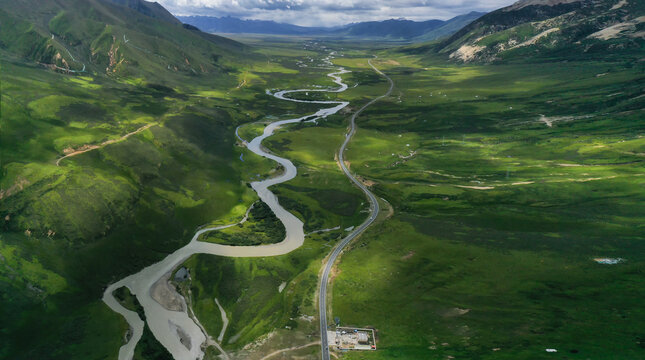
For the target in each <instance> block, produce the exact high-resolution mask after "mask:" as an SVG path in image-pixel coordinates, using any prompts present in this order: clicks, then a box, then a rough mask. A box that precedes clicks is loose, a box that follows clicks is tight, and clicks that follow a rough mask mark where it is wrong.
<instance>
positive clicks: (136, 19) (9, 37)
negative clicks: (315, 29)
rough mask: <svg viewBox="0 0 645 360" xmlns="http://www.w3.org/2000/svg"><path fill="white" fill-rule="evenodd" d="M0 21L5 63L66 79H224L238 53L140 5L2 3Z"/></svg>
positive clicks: (235, 46) (65, 0)
mask: <svg viewBox="0 0 645 360" xmlns="http://www.w3.org/2000/svg"><path fill="white" fill-rule="evenodd" d="M116 3H120V4H123V5H127V6H122V5H118V4H116ZM30 9H38V11H32V10H30ZM0 21H2V23H3V25H5V24H6V25H7V26H4V27H5V28H7V29H8V30H9V31H3V32H2V33H0V51H3V52H4V53H5V55H7V56H13V57H16V58H18V59H21V58H22V59H24V60H27V61H34V62H37V63H40V64H42V65H44V66H48V67H50V68H52V69H55V70H60V71H66V72H81V73H82V72H88V73H103V74H109V75H116V76H129V77H142V76H143V77H149V78H161V77H164V76H166V75H168V76H171V77H172V76H175V75H205V74H210V73H222V72H226V71H227V69H228V67H229V65H230V64H232V63H235V62H236V61H237V59H238V58H239V55H241V54H242V53H243V52H245V47H244V46H243V45H241V44H239V43H237V42H234V41H232V40H229V39H226V38H222V37H219V36H215V35H208V34H202V33H201V32H199V31H196V30H190V29H186V28H184V27H183V26H182V25H181V23H180V22H179V21H178V20H176V19H175V18H174V17H173V16H172V15H170V13H168V12H167V11H166V10H165V9H163V8H161V7H160V6H159V5H158V4H156V5H155V4H152V5H151V4H150V3H148V2H145V1H136V0H128V1H122V0H114V1H107V0H88V1H81V0H60V1H56V2H45V3H42V2H40V1H37V0H23V1H19V2H2V3H0ZM3 30H4V29H3Z"/></svg>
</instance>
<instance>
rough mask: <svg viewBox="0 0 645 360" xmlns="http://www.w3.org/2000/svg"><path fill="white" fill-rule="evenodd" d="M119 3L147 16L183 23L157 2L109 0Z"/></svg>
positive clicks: (177, 23)
mask: <svg viewBox="0 0 645 360" xmlns="http://www.w3.org/2000/svg"><path fill="white" fill-rule="evenodd" d="M109 1H111V2H113V3H115V4H117V5H121V6H125V7H128V8H130V9H132V10H136V11H137V12H140V13H142V14H144V15H146V16H150V17H152V18H155V19H159V20H163V21H166V22H169V23H172V24H175V25H181V21H179V20H177V18H176V17H174V16H173V15H172V14H171V13H170V12H169V11H168V10H166V9H165V8H164V7H163V6H161V5H159V3H156V2H150V1H145V0H109Z"/></svg>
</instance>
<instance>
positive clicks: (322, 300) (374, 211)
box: [318, 60, 394, 360]
mask: <svg viewBox="0 0 645 360" xmlns="http://www.w3.org/2000/svg"><path fill="white" fill-rule="evenodd" d="M367 62H368V64H369V65H370V66H371V67H372V69H374V71H376V72H377V73H378V74H379V75H381V76H383V77H385V78H386V79H387V81H388V82H389V83H390V87H389V88H388V89H387V92H386V93H385V94H383V95H381V96H379V97H377V98H374V99H372V101H370V102H368V103H367V104H365V105H363V107H361V108H360V109H358V111H357V112H355V113H354V115H353V116H352V118H351V119H350V121H349V126H350V129H349V132H348V133H347V135H345V141H343V145H341V146H340V150H339V151H338V162H339V163H340V167H341V168H342V170H343V172H344V173H345V176H347V177H348V178H349V179H350V180H351V181H352V182H353V183H354V184H356V186H358V187H359V188H360V189H361V190H362V191H363V192H364V193H365V195H366V196H367V199H368V200H369V202H370V216H369V217H368V218H367V220H365V221H364V222H363V223H362V224H361V225H359V226H358V227H357V228H355V229H354V230H353V231H352V232H351V233H350V234H349V235H347V237H345V238H344V239H343V240H342V241H341V242H340V243H338V245H336V247H335V248H334V250H333V251H332V253H331V254H330V255H329V257H328V258H327V263H326V264H325V268H324V270H323V274H322V278H321V280H320V291H319V294H320V296H319V300H318V312H319V313H320V340H321V345H320V346H321V348H322V360H330V359H329V339H328V338H327V284H328V282H329V273H330V272H331V268H332V267H333V266H334V262H336V259H337V258H338V255H340V253H341V252H342V251H343V249H344V248H345V246H347V244H349V243H350V242H351V241H352V240H354V239H355V238H356V237H357V236H358V235H360V234H361V233H362V232H363V231H364V230H365V229H367V227H368V226H370V225H371V224H372V223H373V222H374V220H376V217H377V216H378V212H379V204H378V201H377V200H376V196H374V194H372V192H371V191H370V190H369V189H368V188H367V187H366V186H365V185H363V183H361V182H360V181H358V180H357V179H356V178H355V177H354V175H352V173H351V172H350V171H349V169H348V168H347V166H346V165H345V155H344V153H345V149H346V148H347V145H348V144H349V142H350V140H351V139H352V137H353V136H354V134H355V133H356V118H357V117H358V115H360V114H361V112H363V110H365V109H367V108H368V107H369V106H371V105H372V104H374V103H375V102H377V101H379V100H381V99H383V98H384V97H386V96H389V95H390V93H392V89H393V88H394V82H393V81H392V79H390V77H389V76H387V75H385V74H384V73H383V72H381V70H379V69H377V68H376V67H375V66H374V65H372V61H371V60H368V61H367Z"/></svg>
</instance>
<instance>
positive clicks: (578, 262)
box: [333, 51, 645, 359]
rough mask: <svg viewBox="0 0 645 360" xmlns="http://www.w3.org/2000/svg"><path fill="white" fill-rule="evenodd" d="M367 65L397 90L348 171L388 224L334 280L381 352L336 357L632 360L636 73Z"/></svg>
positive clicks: (337, 300)
mask: <svg viewBox="0 0 645 360" xmlns="http://www.w3.org/2000/svg"><path fill="white" fill-rule="evenodd" d="M379 55H380V58H381V60H382V61H381V62H376V64H379V65H380V66H381V68H382V69H383V70H384V71H385V72H386V73H387V74H388V75H390V76H391V77H392V79H393V80H394V82H395V84H396V89H395V91H394V92H393V94H392V96H391V97H390V98H389V99H385V100H384V101H382V102H380V103H377V104H375V105H374V106H373V107H371V108H369V109H368V110H367V111H366V112H365V113H364V115H362V116H361V117H360V118H359V119H358V126H359V131H358V133H357V135H356V138H355V139H354V141H353V142H352V144H351V145H350V149H349V150H348V152H347V159H348V161H350V162H351V166H352V170H353V171H355V172H356V173H357V174H359V175H361V176H362V177H364V178H365V179H367V180H369V181H371V182H372V183H373V185H372V190H373V191H374V192H375V193H377V194H378V195H379V196H382V197H383V198H385V199H386V200H388V201H389V202H390V203H391V204H392V205H393V206H394V216H393V217H392V218H391V219H390V220H388V221H386V222H383V223H380V224H378V225H376V226H375V227H373V228H372V229H370V230H368V231H367V232H366V233H365V234H364V235H363V236H362V237H361V238H360V239H359V240H357V241H356V242H355V243H354V246H353V248H352V249H351V250H349V251H347V252H346V254H344V255H343V257H342V259H341V260H340V264H339V265H338V272H339V275H338V276H337V277H336V279H335V281H334V283H333V314H334V316H338V317H340V319H341V323H342V324H344V325H355V326H371V327H375V328H376V329H378V338H379V351H376V352H365V353H359V352H352V353H348V354H346V355H345V356H344V357H346V358H348V359H393V358H401V359H434V358H436V359H442V358H447V357H454V358H468V359H542V358H545V359H547V358H552V357H553V355H552V354H550V353H547V352H546V351H545V349H547V348H555V349H557V350H558V351H559V353H558V356H559V357H560V358H569V359H575V358H594V359H630V358H638V357H642V356H643V352H644V351H645V342H644V339H645V336H644V334H643V332H642V331H641V329H642V328H643V325H645V324H643V321H642V319H643V311H642V308H641V307H640V305H639V301H638V299H639V298H640V297H642V296H643V291H642V289H643V283H642V274H643V269H644V265H645V262H644V260H645V259H644V258H643V254H644V253H645V252H643V250H644V248H643V240H644V239H643V234H644V228H643V225H642V224H643V221H644V220H645V219H644V218H643V205H642V204H643V201H644V200H645V198H644V197H643V192H642V189H643V184H644V179H643V177H642V176H643V173H644V172H643V158H642V156H643V148H644V146H645V142H644V141H643V133H642V131H643V123H642V116H643V109H642V107H643V100H642V99H643V98H642V88H641V86H640V85H639V84H640V83H642V81H643V68H642V65H634V64H631V63H621V62H558V63H555V64H506V65H495V66H493V65H489V66H477V65H461V66H460V65H450V64H446V63H445V62H442V60H441V59H435V58H432V57H423V56H419V55H411V54H409V53H407V52H395V51H382V52H381V53H380V54H379ZM342 61H344V62H342V63H343V65H345V66H351V64H350V63H348V62H346V59H342ZM354 61H357V62H358V60H354ZM339 63H341V60H339ZM362 68H364V64H360V63H357V64H356V65H355V66H354V67H351V68H350V69H351V70H353V71H360V70H359V69H362ZM374 86H377V85H374ZM380 86H381V89H382V90H381V91H384V90H385V88H386V83H385V81H382V82H381V85H380ZM605 257H606V258H620V259H623V260H622V262H620V263H618V264H616V265H602V264H599V263H597V262H596V261H594V259H596V258H605ZM560 354H561V355H560Z"/></svg>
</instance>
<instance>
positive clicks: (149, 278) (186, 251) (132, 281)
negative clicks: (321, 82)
mask: <svg viewBox="0 0 645 360" xmlns="http://www.w3.org/2000/svg"><path fill="white" fill-rule="evenodd" d="M347 72H348V71H346V70H344V69H343V68H340V69H339V70H338V71H336V72H332V73H330V74H328V76H329V77H331V78H332V79H333V81H334V82H335V83H336V84H337V85H339V87H338V88H336V89H326V90H325V89H298V90H283V91H279V92H276V93H275V94H273V96H274V97H276V98H278V99H281V100H286V101H294V102H301V103H312V104H321V105H333V106H331V107H323V108H321V109H320V110H318V111H317V112H316V113H314V114H310V115H305V116H302V117H299V118H294V119H287V120H281V121H276V122H273V123H271V124H269V125H267V126H266V127H265V128H264V133H263V134H262V135H260V136H258V137H256V138H254V139H253V140H251V141H250V142H248V143H246V146H247V148H248V149H249V150H251V151H252V152H254V153H256V154H258V155H260V156H263V157H266V158H268V159H271V160H274V161H276V162H277V163H279V164H280V165H282V167H283V168H284V172H283V173H282V174H281V175H280V176H277V177H274V178H270V179H267V180H263V181H256V182H253V183H251V186H252V188H253V189H254V190H255V192H256V193H257V194H258V197H259V198H260V200H261V201H263V202H264V203H266V204H267V205H268V206H269V208H270V209H271V210H272V211H273V212H274V213H275V215H276V216H277V218H278V219H280V221H282V223H283V224H284V227H285V229H286V236H285V238H284V240H283V241H281V242H279V243H276V244H269V245H258V246H229V245H220V244H213V243H207V242H202V241H198V238H199V236H200V235H201V234H203V233H206V232H209V231H215V230H221V229H224V228H227V227H231V226H235V225H237V223H236V224H229V225H224V226H218V227H210V228H204V229H201V230H199V231H197V232H196V233H195V235H194V236H193V238H192V239H191V241H190V242H189V243H188V244H187V245H186V246H184V247H182V248H180V249H178V250H177V251H175V252H174V253H172V254H170V255H168V256H167V257H166V258H164V259H163V260H161V261H160V262H158V263H155V264H153V265H150V266H148V267H146V268H144V269H143V270H141V271H139V272H138V273H136V274H133V275H130V276H128V277H126V278H124V279H121V280H120V281H118V282H116V283H114V284H112V285H110V286H109V287H108V288H107V289H106V290H105V293H104V294H103V301H104V302H105V303H106V304H107V305H108V306H109V307H110V308H111V309H112V310H113V311H115V312H117V313H119V314H121V315H122V316H123V317H124V318H125V320H126V321H127V322H128V324H129V325H130V327H131V329H132V336H131V338H130V340H129V341H128V343H126V344H125V345H123V346H122V347H121V348H120V349H119V360H130V359H132V357H133V355H134V349H135V347H136V345H137V343H138V342H139V340H140V339H141V336H142V334H143V329H144V326H145V323H144V321H143V320H142V319H141V318H140V317H139V315H138V314H137V313H136V312H134V311H130V310H128V309H126V308H125V307H123V306H122V305H121V304H120V303H119V302H118V301H117V300H116V299H115V298H114V296H113V295H112V293H113V292H114V290H116V289H118V288H120V287H123V286H125V287H127V288H128V289H130V292H131V293H132V294H134V295H135V296H136V297H137V300H138V301H139V303H140V304H141V306H142V307H143V309H144V311H145V315H146V321H147V324H148V326H149V328H150V330H151V331H152V333H153V334H154V336H155V337H156V338H157V340H159V342H160V343H161V344H162V345H163V346H164V347H165V348H166V349H168V351H169V352H170V354H171V355H172V356H173V357H174V359H175V360H195V359H202V358H203V357H204V353H203V351H202V347H201V346H202V344H204V343H205V342H206V340H207V339H206V337H207V334H204V332H203V331H202V329H201V328H200V326H199V325H198V324H197V323H196V322H195V321H194V320H193V319H192V318H191V317H190V316H189V315H188V312H187V311H186V310H184V311H172V310H167V309H166V308H164V307H163V306H162V305H161V304H159V303H158V302H157V301H156V300H155V299H153V297H152V295H151V288H152V287H153V285H154V284H155V283H156V282H157V281H158V280H159V279H161V278H162V277H163V276H164V275H166V274H168V273H169V272H171V271H173V269H175V268H176V267H177V266H178V265H180V264H181V263H183V262H184V261H185V260H186V259H188V258H189V257H190V256H191V255H194V254H211V255H218V256H229V257H263V256H277V255H283V254H286V253H289V252H291V251H293V250H295V249H297V248H298V247H300V246H301V245H302V244H303V242H304V237H305V234H304V231H303V223H302V221H300V220H299V219H298V218H297V217H296V216H294V215H293V214H291V213H290V212H288V211H287V210H285V209H284V208H283V207H282V206H281V205H280V203H279V202H278V198H277V197H276V195H275V194H274V193H272V192H271V191H270V190H269V187H271V186H273V185H276V184H279V183H283V182H285V181H289V180H291V179H293V178H294V177H295V176H296V174H297V170H296V167H295V166H294V165H293V163H292V162H291V161H289V160H288V159H285V158H281V157H279V156H276V155H274V154H271V153H268V152H266V151H264V150H263V149H262V146H261V144H262V141H263V140H264V139H266V138H267V137H269V136H271V135H272V134H273V133H274V131H275V130H276V129H278V128H279V127H280V126H282V125H286V124H292V123H297V122H300V121H313V120H316V119H319V118H325V117H327V116H329V115H332V114H335V113H337V112H338V111H340V110H341V109H342V108H344V107H345V106H347V105H348V104H349V103H348V102H343V101H308V100H297V99H292V98H289V97H288V95H289V94H291V93H295V92H342V91H345V90H346V89H347V85H346V84H344V83H343V81H342V78H341V75H342V74H344V73H347ZM247 214H248V213H247ZM245 219H246V217H245ZM245 219H243V220H242V221H244V220H245ZM185 308H186V307H184V309H185Z"/></svg>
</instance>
